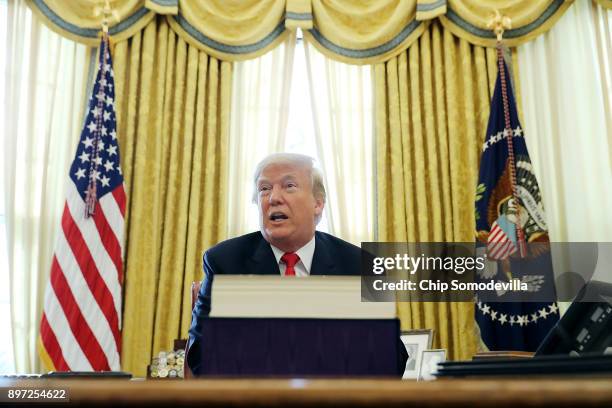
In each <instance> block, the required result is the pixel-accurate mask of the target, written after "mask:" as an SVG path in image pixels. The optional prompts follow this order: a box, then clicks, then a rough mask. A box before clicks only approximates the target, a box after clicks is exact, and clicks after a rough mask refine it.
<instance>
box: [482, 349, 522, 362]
mask: <svg viewBox="0 0 612 408" xmlns="http://www.w3.org/2000/svg"><path fill="white" fill-rule="evenodd" d="M533 355H534V353H533V352H531V351H512V350H504V351H502V350H500V351H483V352H480V353H476V354H474V357H472V360H484V359H491V358H497V359H499V358H507V359H516V358H532V357H533Z"/></svg>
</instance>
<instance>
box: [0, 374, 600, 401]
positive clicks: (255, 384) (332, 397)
mask: <svg viewBox="0 0 612 408" xmlns="http://www.w3.org/2000/svg"><path fill="white" fill-rule="evenodd" d="M6 387H12V388H20V389H23V388H67V389H68V390H69V394H70V400H71V404H70V405H71V406H88V407H89V406H147V407H149V406H161V405H163V406H166V405H167V406H172V407H182V406H198V407H210V406H287V405H294V406H333V407H337V406H351V407H355V406H376V407H379V406H382V407H384V408H387V407H389V406H403V407H409V406H414V407H440V406H445V407H468V406H469V407H490V406H493V407H496V408H502V407H512V408H517V407H518V408H525V407H555V408H559V407H580V408H582V407H603V406H612V377H606V378H584V377H583V378H579V379H577V378H564V379H561V378H560V379H550V378H549V379H537V378H534V379H529V378H525V379H470V380H458V379H457V380H438V381H432V382H413V381H400V380H378V379H372V380H358V379H330V380H323V379H320V380H300V379H294V380H249V379H240V380H229V379H228V380H224V379H216V380H182V381H181V380H174V381H159V380H158V381H154V380H148V381H144V380H131V381H129V380H125V381H121V380H98V381H94V380H72V381H64V382H58V381H46V380H40V381H33V380H29V381H5V380H1V381H0V388H1V389H2V393H3V397H4V396H5V395H6ZM50 405H51V404H50ZM36 406H41V405H39V404H37V405H36ZM52 406H55V407H57V406H59V405H58V404H57V403H55V404H53V405H52Z"/></svg>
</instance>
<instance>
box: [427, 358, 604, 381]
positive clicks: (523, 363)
mask: <svg viewBox="0 0 612 408" xmlns="http://www.w3.org/2000/svg"><path fill="white" fill-rule="evenodd" d="M604 374H605V375H610V374H612V356H605V355H600V354H597V355H581V356H574V357H572V356H568V355H552V356H537V357H533V358H524V359H523V358H520V359H481V360H472V361H450V362H445V363H442V364H440V368H439V370H438V373H437V374H436V377H474V376H486V377H492V376H518V377H525V376H545V375H548V376H550V375H555V376H574V377H575V376H579V375H588V376H592V375H604Z"/></svg>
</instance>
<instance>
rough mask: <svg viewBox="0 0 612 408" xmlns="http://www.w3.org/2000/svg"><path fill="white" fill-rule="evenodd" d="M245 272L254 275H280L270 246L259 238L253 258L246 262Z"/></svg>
mask: <svg viewBox="0 0 612 408" xmlns="http://www.w3.org/2000/svg"><path fill="white" fill-rule="evenodd" d="M247 271H249V272H248V273H250V274H254V275H280V269H279V268H278V263H277V262H276V257H275V256H274V252H272V248H270V244H268V242H267V241H266V240H265V239H264V238H263V237H261V239H260V240H259V243H258V244H257V246H256V247H255V251H254V252H253V256H252V257H251V258H250V259H248V260H247Z"/></svg>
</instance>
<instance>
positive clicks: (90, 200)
mask: <svg viewBox="0 0 612 408" xmlns="http://www.w3.org/2000/svg"><path fill="white" fill-rule="evenodd" d="M94 15H95V16H99V15H102V32H101V35H102V42H101V46H100V53H101V59H102V61H101V65H100V70H102V78H105V77H106V73H107V70H108V68H109V65H108V54H109V52H110V51H109V45H110V41H109V35H108V25H109V21H110V18H111V17H113V18H114V19H115V20H116V21H117V22H118V21H119V14H118V13H117V11H116V10H113V9H112V8H111V5H110V0H104V7H95V8H94ZM104 89H105V87H101V90H100V93H98V95H96V98H97V99H98V102H97V105H98V106H97V107H98V109H99V110H100V111H102V110H103V105H104V101H105V100H106V95H105V93H104ZM102 126H103V123H102V115H98V117H97V118H96V129H95V131H94V132H93V134H94V140H93V152H92V153H93V156H92V160H91V161H90V165H89V184H88V187H87V191H86V195H85V218H89V217H90V216H92V215H94V212H95V209H96V203H97V201H98V193H97V184H98V183H97V178H98V175H99V171H98V166H100V164H101V161H100V160H99V156H100V149H99V147H100V140H101V138H102Z"/></svg>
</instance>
